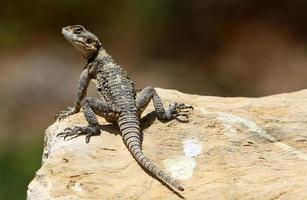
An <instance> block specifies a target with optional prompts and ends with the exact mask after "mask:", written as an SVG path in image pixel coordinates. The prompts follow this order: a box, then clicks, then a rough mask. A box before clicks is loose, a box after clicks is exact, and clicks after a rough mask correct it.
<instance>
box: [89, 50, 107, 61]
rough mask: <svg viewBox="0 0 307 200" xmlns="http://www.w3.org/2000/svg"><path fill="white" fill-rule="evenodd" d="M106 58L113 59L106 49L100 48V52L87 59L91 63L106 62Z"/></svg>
mask: <svg viewBox="0 0 307 200" xmlns="http://www.w3.org/2000/svg"><path fill="white" fill-rule="evenodd" d="M106 58H111V56H110V55H109V54H108V53H107V51H106V50H105V49H103V48H102V47H100V48H99V49H98V51H96V52H95V53H93V54H92V55H91V56H89V58H88V59H87V62H88V63H90V62H92V61H94V60H105V59H106Z"/></svg>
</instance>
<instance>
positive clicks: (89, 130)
mask: <svg viewBox="0 0 307 200" xmlns="http://www.w3.org/2000/svg"><path fill="white" fill-rule="evenodd" d="M81 135H85V142H86V143H89V141H90V138H91V136H93V135H100V129H99V127H96V126H92V125H88V126H86V127H80V126H75V127H74V128H65V129H64V131H63V132H60V133H58V134H57V137H63V139H64V140H66V138H67V140H71V139H74V138H77V137H79V136H81Z"/></svg>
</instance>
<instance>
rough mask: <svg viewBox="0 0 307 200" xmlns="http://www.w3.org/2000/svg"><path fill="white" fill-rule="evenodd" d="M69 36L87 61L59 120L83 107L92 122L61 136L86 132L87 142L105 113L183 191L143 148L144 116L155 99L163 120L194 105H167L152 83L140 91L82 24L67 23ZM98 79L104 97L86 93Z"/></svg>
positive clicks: (136, 152)
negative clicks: (73, 97) (70, 103)
mask: <svg viewBox="0 0 307 200" xmlns="http://www.w3.org/2000/svg"><path fill="white" fill-rule="evenodd" d="M62 33H63V35H64V36H65V38H66V39H67V40H68V41H69V42H70V43H71V44H72V45H73V46H74V47H75V48H76V49H77V50H78V51H80V52H81V54H82V55H83V57H84V58H85V59H86V61H87V64H86V66H85V67H84V70H83V72H82V73H81V76H80V80H79V92H78V95H77V99H76V101H75V105H74V107H72V108H70V107H68V109H67V110H65V111H61V112H59V113H58V115H57V118H58V119H59V120H62V119H64V118H65V117H67V116H69V115H72V114H75V113H77V112H79V111H80V109H81V108H82V109H83V111H84V116H85V119H86V120H87V122H88V123H89V125H88V126H85V127H81V126H75V127H73V128H66V129H65V130H64V131H63V132H61V133H59V134H58V136H59V137H64V139H65V138H67V137H68V138H70V139H72V138H75V137H78V136H80V135H85V136H86V139H85V142H86V143H88V142H89V141H90V137H91V136H94V135H99V134H100V125H99V123H98V120H97V117H96V115H98V116H102V117H104V118H105V119H106V120H107V121H108V122H111V123H115V124H116V123H117V124H118V127H119V129H120V132H121V135H122V138H123V141H124V143H125V145H126V146H127V148H128V149H129V151H130V152H131V154H132V155H133V157H134V158H135V159H136V161H137V162H138V163H139V164H140V165H141V166H143V167H144V168H145V169H147V170H148V171H149V172H150V173H152V174H153V175H154V176H156V177H157V178H159V179H160V180H162V181H164V182H166V183H168V184H169V185H171V186H173V187H174V188H176V189H178V190H180V191H183V190H184V189H183V187H181V186H180V185H179V183H178V182H177V181H176V180H174V179H173V178H171V177H170V176H169V175H167V174H166V173H164V172H163V171H162V170H160V169H159V168H158V167H157V166H156V165H154V164H153V162H152V161H150V160H149V159H148V158H147V157H146V156H145V155H144V153H143V151H142V148H141V130H140V116H141V113H142V112H143V110H144V109H145V108H146V106H147V105H148V103H149V102H150V101H151V100H153V104H154V108H155V112H156V115H157V117H158V118H159V119H162V120H171V119H178V120H179V121H180V120H182V117H180V116H183V117H184V119H185V120H184V121H188V115H187V112H188V110H189V109H193V107H192V106H187V105H185V104H177V103H175V104H171V105H170V106H169V108H168V109H164V107H163V104H162V101H161V99H160V97H159V96H158V94H157V92H156V91H155V89H154V88H152V87H146V88H144V89H143V90H142V91H141V92H140V94H139V95H138V96H137V95H136V90H135V88H134V84H133V81H132V80H131V79H130V78H129V76H128V74H127V72H126V71H125V70H124V69H123V68H121V67H120V66H119V65H118V64H117V63H116V62H115V61H114V60H113V58H112V57H111V56H110V55H109V54H108V53H107V52H106V51H105V49H104V48H103V47H102V45H101V43H100V41H99V39H98V38H97V37H96V36H95V35H94V34H93V33H91V32H89V31H88V30H86V29H85V28H84V27H83V26H81V25H73V26H67V27H64V28H63V29H62ZM92 79H93V80H96V81H97V83H96V87H97V91H98V93H99V94H100V96H101V98H93V97H86V91H87V87H88V85H89V82H90V80H92Z"/></svg>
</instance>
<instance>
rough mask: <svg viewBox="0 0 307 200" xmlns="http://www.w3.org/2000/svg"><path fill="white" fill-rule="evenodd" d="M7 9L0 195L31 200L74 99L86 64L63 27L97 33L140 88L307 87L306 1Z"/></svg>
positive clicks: (1, 16)
mask: <svg viewBox="0 0 307 200" xmlns="http://www.w3.org/2000/svg"><path fill="white" fill-rule="evenodd" d="M0 8H1V13H0V86H1V87H0V102H1V105H0V106H1V113H0V127H1V130H0V199H5V200H7V199H25V198H26V190H27V185H28V184H29V182H30V181H31V179H32V178H33V177H34V174H35V171H36V170H37V169H38V168H39V167H40V162H41V154H42V148H43V135H44V130H45V129H46V128H47V127H48V125H50V124H51V123H53V122H54V116H55V114H56V113H57V112H58V111H60V110H63V109H64V107H66V106H71V105H73V102H74V99H75V96H76V91H77V82H78V77H79V74H80V72H81V70H82V67H83V66H84V64H85V62H84V60H83V59H82V58H81V56H80V55H79V54H78V53H77V51H75V50H74V49H73V48H72V47H71V45H70V44H68V43H67V42H66V41H65V39H64V38H63V37H62V35H61V28H62V27H63V26H66V25H72V24H82V25H84V26H85V27H86V28H88V29H89V30H91V31H92V32H94V33H95V34H96V35H98V36H99V38H100V39H101V41H102V43H103V45H104V47H105V48H106V49H107V50H108V51H109V53H110V54H111V55H113V57H114V58H115V59H116V60H117V61H118V63H120V64H121V65H122V66H124V67H125V68H126V69H127V71H128V72H129V73H130V74H131V75H132V78H133V79H134V80H135V82H136V87H137V88H143V87H145V86H149V85H150V86H154V87H163V88H174V89H177V90H180V91H183V92H187V93H195V94H201V95H218V96H252V97H256V96H263V95H270V94H275V93H280V92H290V91H295V90H299V89H303V88H305V87H306V85H307V78H306V77H307V68H306V65H307V55H306V53H307V45H306V44H307V43H306V39H307V37H306V35H307V34H306V33H307V26H306V25H307V24H306V23H307V22H306V15H307V12H306V9H307V1H304V0H297V1H291V0H278V1H277V0H276V1H274V0H271V1H268V0H258V1H257V0H250V1H246V0H232V1H229V0H203V1H201V0H199V1H196V0H195V1H188V0H147V1H142V0H117V1H111V0H108V1H102V0H101V1H98V0H96V1H95V0H88V1H81V0H54V1H39V0H27V1H22V0H15V1H1V2H0ZM89 95H95V92H94V89H93V87H92V88H91V92H90V94H89Z"/></svg>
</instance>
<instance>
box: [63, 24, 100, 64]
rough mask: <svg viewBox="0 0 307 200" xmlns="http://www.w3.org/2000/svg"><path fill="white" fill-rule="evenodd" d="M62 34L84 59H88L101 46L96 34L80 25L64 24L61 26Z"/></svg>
mask: <svg viewBox="0 0 307 200" xmlns="http://www.w3.org/2000/svg"><path fill="white" fill-rule="evenodd" d="M62 34H63V35H64V37H65V38H66V39H67V40H68V41H69V42H70V43H71V44H72V45H73V46H74V47H75V48H76V49H77V50H78V51H79V52H81V54H82V55H83V57H84V58H86V59H90V58H91V57H92V56H93V55H95V54H96V53H97V52H98V50H99V49H100V48H101V43H100V41H99V39H98V38H97V36H96V35H94V34H93V33H91V32H89V31H88V30H86V29H85V28H84V27H83V26H81V25H72V26H66V27H64V28H62Z"/></svg>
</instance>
